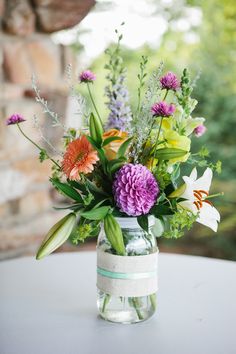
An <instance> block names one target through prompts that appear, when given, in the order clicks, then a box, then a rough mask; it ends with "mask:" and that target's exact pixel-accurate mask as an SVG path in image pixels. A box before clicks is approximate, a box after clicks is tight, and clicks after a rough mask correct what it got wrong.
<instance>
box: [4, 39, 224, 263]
mask: <svg viewBox="0 0 236 354" xmlns="http://www.w3.org/2000/svg"><path fill="white" fill-rule="evenodd" d="M121 38H122V36H119V39H118V43H117V45H116V47H115V48H114V49H109V50H107V54H108V56H109V61H108V63H107V64H106V66H105V68H106V69H107V70H108V75H107V80H108V85H107V86H106V88H105V94H106V96H107V102H106V105H107V107H108V109H109V115H108V119H107V122H105V123H104V122H103V120H102V119H101V116H100V114H99V111H98V109H97V107H96V104H95V100H94V98H93V95H92V86H93V82H94V81H95V79H96V77H95V74H94V73H93V72H91V71H89V70H86V71H83V72H82V73H81V74H80V76H79V81H80V83H81V84H85V85H86V86H87V89H88V93H89V96H90V99H91V107H92V108H93V110H91V112H90V114H89V118H88V119H87V124H85V126H83V127H81V129H80V130H79V131H76V130H75V129H71V128H70V129H68V130H67V131H66V132H65V134H64V135H63V138H62V139H63V143H64V147H65V151H64V152H63V157H62V159H54V158H51V157H50V156H49V153H48V152H47V151H46V150H45V149H44V148H42V147H40V146H39V145H38V144H36V143H35V142H33V141H32V140H31V139H30V138H29V137H27V136H26V135H25V133H24V131H23V130H22V128H21V125H20V124H21V123H22V122H23V121H25V119H24V118H23V117H22V116H21V115H19V114H14V115H12V116H11V117H10V118H8V120H7V124H8V125H11V124H17V126H18V128H19V130H20V131H21V133H22V134H23V135H24V136H25V137H26V138H27V139H29V140H30V141H31V142H32V143H33V144H34V145H35V146H36V147H37V148H38V149H39V150H40V161H41V162H42V161H44V160H45V159H50V160H51V161H52V163H53V174H52V177H51V178H50V181H51V183H52V184H53V186H54V187H55V188H56V189H57V190H58V191H59V192H60V193H62V194H63V195H65V196H66V197H68V199H70V202H69V201H68V205H67V206H66V207H65V209H70V210H71V212H70V213H69V214H68V215H67V216H65V217H64V218H63V219H62V220H60V221H59V222H58V223H57V224H56V225H54V226H53V227H52V228H51V229H50V231H49V233H48V234H47V236H46V238H45V240H44V241H43V243H42V245H41V247H40V248H39V251H38V253H37V259H40V258H43V257H44V256H46V255H48V254H50V253H51V252H53V251H54V250H55V249H57V248H58V247H59V246H60V245H62V243H64V242H65V241H66V240H67V239H68V238H71V240H72V242H74V243H75V244H77V243H78V242H80V241H82V242H83V241H84V240H85V239H86V238H88V237H91V236H95V235H97V234H98V232H99V229H100V225H101V223H104V227H105V232H106V235H107V237H108V239H109V241H110V243H111V245H112V247H113V249H114V251H115V252H116V253H117V254H120V255H122V254H124V253H125V249H124V243H123V237H122V232H121V230H120V228H119V224H118V223H117V222H116V217H118V216H120V217H123V216H129V217H137V220H138V223H139V224H140V226H141V227H142V228H143V229H144V230H146V231H147V230H148V216H149V215H153V216H155V218H157V219H160V220H162V222H164V223H165V222H166V228H165V232H164V234H163V236H164V237H174V238H177V237H180V236H182V235H183V229H184V228H185V227H186V228H188V229H189V228H190V227H191V226H192V224H193V223H194V222H195V221H197V222H199V223H201V224H203V225H205V226H208V227H210V228H211V229H212V230H214V231H216V230H217V226H218V222H219V221H220V215H219V212H218V211H217V210H216V208H215V207H214V206H213V204H212V202H211V198H213V197H215V195H210V194H209V189H210V185H211V180H212V174H213V170H217V171H219V169H220V163H219V162H217V164H215V165H214V164H212V163H211V162H209V161H208V160H207V159H206V158H207V157H208V155H209V153H208V151H207V149H206V148H202V149H201V150H200V151H199V152H198V153H195V154H192V153H191V138H192V137H193V136H196V137H200V136H201V135H203V134H204V133H205V131H206V127H205V125H204V122H205V119H204V118H202V117H195V118H193V117H192V112H193V110H194V108H195V106H196V104H197V101H196V100H195V99H192V98H191V93H192V90H193V85H194V83H193V82H191V80H190V77H189V73H188V71H187V69H184V71H183V74H182V77H181V79H180V80H179V79H178V78H177V76H176V75H175V74H174V73H172V72H168V73H166V74H163V64H162V63H161V64H160V66H159V67H158V68H157V70H156V71H155V72H153V73H152V75H151V76H150V78H149V79H148V80H147V73H146V66H147V61H148V59H147V58H146V57H144V56H143V57H142V60H141V63H140V73H139V75H138V90H137V101H138V103H137V107H135V109H133V110H132V109H131V107H130V104H129V94H128V91H127V88H126V87H125V75H126V70H125V68H124V66H123V61H122V58H121V56H120V40H121ZM34 88H35V86H34ZM35 91H36V99H37V101H39V102H41V103H42V104H43V105H44V106H46V108H47V110H46V111H48V112H49V113H51V115H52V116H53V117H54V118H56V119H57V116H56V117H55V113H53V112H51V111H50V110H49V109H48V106H47V102H46V101H45V100H44V99H42V98H41V97H40V92H39V90H38V89H37V88H35ZM81 102H82V101H81ZM82 103H84V102H82ZM183 164H193V165H194V164H195V165H198V166H206V167H207V168H206V170H205V172H204V173H203V175H202V176H201V177H200V178H199V177H198V176H197V169H196V167H194V168H193V170H192V172H191V174H190V175H189V176H183V177H182V180H183V182H182V181H181V178H180V176H181V165H183Z"/></svg>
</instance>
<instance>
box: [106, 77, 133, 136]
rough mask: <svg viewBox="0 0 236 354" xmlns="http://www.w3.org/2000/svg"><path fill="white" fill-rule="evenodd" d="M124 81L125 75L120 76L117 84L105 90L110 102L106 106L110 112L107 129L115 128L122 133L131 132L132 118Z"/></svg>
mask: <svg viewBox="0 0 236 354" xmlns="http://www.w3.org/2000/svg"><path fill="white" fill-rule="evenodd" d="M124 80H125V77H124V75H120V76H119V77H118V79H117V81H116V84H114V85H112V86H111V87H110V86H107V87H106V88H105V94H106V96H107V97H108V100H109V101H108V102H107V103H106V105H107V107H108V109H109V111H110V113H109V116H108V120H107V124H106V128H107V129H112V128H115V129H118V130H122V131H129V130H130V122H131V120H132V116H131V109H130V106H129V104H128V102H129V93H128V90H127V89H126V88H125V86H124Z"/></svg>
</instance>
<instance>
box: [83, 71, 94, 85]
mask: <svg viewBox="0 0 236 354" xmlns="http://www.w3.org/2000/svg"><path fill="white" fill-rule="evenodd" d="M79 79H80V82H93V81H94V80H95V79H96V76H95V74H94V73H93V72H92V71H90V70H85V71H82V73H81V74H80V75H79Z"/></svg>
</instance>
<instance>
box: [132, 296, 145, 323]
mask: <svg viewBox="0 0 236 354" xmlns="http://www.w3.org/2000/svg"><path fill="white" fill-rule="evenodd" d="M131 302H132V304H133V307H134V309H135V311H136V313H137V316H138V319H139V320H143V315H142V313H141V311H140V309H139V304H138V299H137V298H135V297H132V298H131Z"/></svg>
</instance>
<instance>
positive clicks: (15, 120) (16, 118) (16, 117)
mask: <svg viewBox="0 0 236 354" xmlns="http://www.w3.org/2000/svg"><path fill="white" fill-rule="evenodd" d="M25 121H26V119H24V118H23V117H22V116H21V115H20V114H18V113H15V114H12V115H11V116H10V117H9V118H8V119H7V120H6V125H12V124H19V123H22V122H25Z"/></svg>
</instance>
